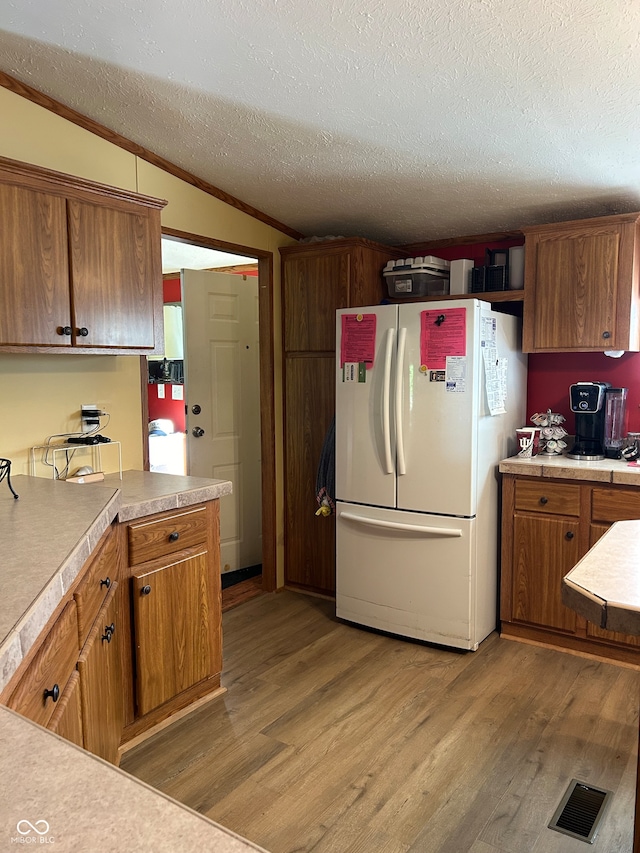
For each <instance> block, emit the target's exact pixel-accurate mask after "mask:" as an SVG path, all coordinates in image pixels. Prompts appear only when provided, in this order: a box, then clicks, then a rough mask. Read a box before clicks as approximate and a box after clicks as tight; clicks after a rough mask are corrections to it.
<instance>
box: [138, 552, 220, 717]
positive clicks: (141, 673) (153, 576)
mask: <svg viewBox="0 0 640 853" xmlns="http://www.w3.org/2000/svg"><path fill="white" fill-rule="evenodd" d="M132 584H133V613H134V623H135V628H134V630H135V645H136V664H137V667H136V698H137V703H138V714H140V715H143V714H146V713H148V712H149V711H151V710H153V709H154V708H157V707H158V706H159V705H162V704H163V702H167V701H168V700H169V699H172V698H173V697H174V696H177V695H178V694H179V693H182V692H183V691H184V690H186V689H187V688H188V687H191V686H192V685H194V684H197V683H198V682H199V681H202V680H204V679H206V678H209V677H210V676H212V675H215V674H216V673H219V672H220V670H221V669H222V654H221V643H220V606H219V590H220V577H219V575H217V574H214V573H213V572H212V571H211V564H210V560H209V555H208V553H207V551H206V549H204V548H202V549H200V550H198V549H195V548H192V549H188V550H185V551H183V552H180V553H179V554H175V555H174V556H173V559H172V560H171V562H170V563H169V564H167V559H165V560H164V565H158V563H157V562H156V563H155V564H154V563H147V564H146V565H145V566H140V567H138V568H137V570H136V571H135V572H134V573H133V575H132Z"/></svg>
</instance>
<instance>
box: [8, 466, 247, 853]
mask: <svg viewBox="0 0 640 853" xmlns="http://www.w3.org/2000/svg"><path fill="white" fill-rule="evenodd" d="M12 481H13V484H14V487H15V489H16V491H17V492H18V494H19V495H20V498H19V499H18V500H14V499H13V497H12V496H11V494H10V493H9V491H8V490H7V494H6V495H4V494H3V493H0V527H1V529H2V531H3V543H2V548H3V552H2V560H1V562H0V596H2V600H3V608H2V617H1V619H2V621H1V622H0V625H1V626H2V632H3V633H2V635H1V637H2V639H3V641H1V640H0V654H1V657H0V661H1V669H0V674H1V675H2V677H3V685H4V684H6V683H7V682H8V680H9V679H10V677H11V675H12V673H13V672H14V671H15V669H16V668H17V665H18V664H19V662H20V660H21V659H22V656H23V655H24V654H26V653H27V651H28V650H29V648H30V645H31V644H33V642H35V640H36V639H37V636H38V634H39V633H40V630H41V628H42V627H44V625H46V622H47V621H48V618H49V616H48V614H49V615H50V614H51V613H52V612H53V611H54V610H55V608H56V606H57V604H58V603H59V601H60V600H61V598H62V597H63V596H64V595H65V593H66V592H67V591H68V590H69V588H70V586H71V584H72V582H73V580H74V579H75V577H76V576H77V574H78V572H79V571H80V570H81V568H82V566H83V565H84V563H85V561H86V559H87V558H88V557H89V555H90V553H91V551H92V550H93V549H94V548H95V546H96V545H97V543H98V541H99V539H100V537H101V536H102V534H103V533H104V531H105V530H106V529H107V527H108V526H109V525H110V524H111V523H112V521H113V520H114V519H116V518H118V519H120V520H125V521H126V520H130V519H131V518H139V517H141V516H143V515H147V514H150V513H154V512H162V511H164V510H166V509H173V508H176V507H182V506H189V505H192V504H195V503H200V502H201V501H206V500H212V499H215V498H219V497H222V496H223V495H227V494H230V493H231V483H229V482H227V481H225V480H206V479H203V478H195V477H175V476H173V475H169V474H149V473H146V472H141V471H125V472H124V475H123V479H122V480H120V477H119V475H108V476H107V477H106V478H105V480H104V482H101V483H91V484H70V483H63V482H59V481H52V480H46V479H43V478H37V477H29V476H25V475H20V476H16V477H14V478H12ZM39 626H40V627H39ZM0 773H1V774H2V777H3V778H4V779H5V780H6V782H7V784H6V785H5V790H4V793H3V797H2V800H1V802H0V849H7V850H8V849H10V847H11V846H12V845H13V844H20V843H24V844H28V843H31V844H38V846H39V845H40V844H42V843H48V844H55V849H56V850H58V851H60V853H93V851H94V850H98V849H100V848H102V847H104V846H105V843H106V846H107V847H109V849H113V850H117V851H118V853H134V851H135V853H139V851H149V853H151V851H153V853H165V851H166V853H173V851H175V850H180V849H183V848H185V847H187V848H188V849H198V850H211V851H216V853H251V851H256V850H262V848H259V847H257V846H256V845H254V844H252V843H251V842H249V841H246V840H245V839H242V838H240V837H239V836H237V835H235V834H234V833H232V832H230V831H229V830H227V829H225V828H224V827H221V826H219V825H218V824H216V823H214V822H213V821H211V820H209V819H208V818H207V817H205V816H203V815H199V814H197V813H196V812H194V811H192V810H191V809H188V808H186V807H185V806H183V805H181V804H180V803H177V802H176V801H174V800H172V799H171V798H169V797H167V796H165V795H164V794H161V793H160V792H158V791H156V790H155V789H153V788H152V787H150V786H149V785H146V784H145V783H143V782H140V781H138V780H137V779H134V778H133V777H132V776H130V775H129V774H127V773H125V772H124V771H121V770H119V769H118V768H115V767H113V766H112V765H111V764H108V763H107V762H105V761H102V759H100V758H96V757H95V756H93V755H90V754H89V753H87V752H85V751H84V750H82V749H80V748H79V747H77V746H75V745H74V744H71V743H68V742H67V741H65V740H63V739H62V738H60V737H58V736H57V735H55V734H52V733H51V732H49V731H47V730H46V729H44V728H42V727H40V726H38V725H36V724H35V723H33V722H31V721H30V720H27V719H25V718H23V717H21V716H19V715H18V714H16V713H15V712H13V711H11V710H10V709H8V708H5V707H2V706H0Z"/></svg>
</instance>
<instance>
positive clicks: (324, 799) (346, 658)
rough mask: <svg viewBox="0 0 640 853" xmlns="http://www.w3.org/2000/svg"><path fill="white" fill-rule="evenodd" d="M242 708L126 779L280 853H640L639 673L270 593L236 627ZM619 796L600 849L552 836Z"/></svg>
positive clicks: (137, 765) (215, 718)
mask: <svg viewBox="0 0 640 853" xmlns="http://www.w3.org/2000/svg"><path fill="white" fill-rule="evenodd" d="M223 626H224V627H223V632H224V659H225V667H224V675H223V684H224V685H225V686H226V687H227V693H226V694H224V695H223V696H221V697H219V698H218V699H216V700H214V701H212V702H210V703H209V704H207V705H203V706H202V707H200V708H199V709H198V710H196V711H194V712H193V713H192V714H190V715H188V716H186V717H185V718H183V719H182V720H179V721H178V722H176V723H175V724H174V725H172V726H170V727H168V728H167V729H165V730H164V731H162V732H160V733H159V734H157V735H155V736H154V737H152V738H150V739H149V740H147V741H146V742H145V743H143V744H141V745H139V746H138V747H136V748H134V749H132V750H131V751H129V752H128V753H126V754H125V755H124V757H123V760H122V764H121V766H122V768H123V769H124V770H127V771H128V772H129V773H132V774H133V775H135V776H137V777H139V778H140V779H143V780H144V781H146V782H149V783H150V784H151V785H153V786H154V787H156V788H159V789H160V790H161V791H164V792H166V793H167V794H169V795H170V796H172V797H174V798H175V799H177V800H179V801H181V802H183V803H186V804H187V805H188V806H191V807H192V808H194V809H196V810H197V811H199V812H201V813H203V814H206V815H208V816H209V817H210V818H212V819H213V820H215V821H217V822H219V823H221V824H222V825H223V826H225V827H228V828H229V829H231V830H233V831H235V832H237V833H239V834H240V835H242V836H244V837H246V838H248V839H250V840H251V841H253V842H255V843H257V844H259V845H261V846H263V847H264V848H266V849H267V850H269V851H272V853H294V851H295V853H302V851H313V853H585V852H586V851H587V850H593V851H599V853H631V844H632V841H631V839H632V824H633V803H634V792H635V769H636V757H635V756H636V750H637V740H638V673H637V672H636V671H635V670H632V669H628V668H624V667H620V666H616V665H614V664H611V663H603V662H600V661H597V660H592V659H587V658H582V657H577V656H574V655H570V654H566V653H563V652H559V651H555V650H552V649H545V648H540V647H537V646H529V645H524V644H521V643H517V642H514V641H510V640H502V639H500V638H499V637H498V636H497V635H495V634H494V635H492V636H491V637H489V638H488V639H487V640H486V641H485V642H484V643H482V645H481V646H480V649H479V650H478V651H477V652H475V653H473V652H470V653H459V652H453V651H447V650H443V649H437V648H433V647H429V646H426V645H423V644H420V643H415V642H408V641H403V640H399V639H395V638H391V637H388V636H384V635H381V634H377V633H374V632H370V631H366V630H363V629H359V628H356V627H353V626H349V625H347V624H344V623H341V622H339V621H337V620H336V619H335V616H334V606H333V604H332V602H330V601H326V600H323V599H318V598H311V597H308V596H304V595H300V594H296V593H292V592H284V593H281V594H275V595H274V594H265V595H262V596H260V597H257V598H254V599H252V600H250V601H248V602H246V603H245V604H243V605H242V606H241V607H237V608H234V609H233V610H230V611H228V612H227V613H225V614H224V617H223ZM573 778H577V779H579V780H581V781H584V782H587V783H590V784H593V785H597V786H601V787H604V788H606V789H609V790H611V791H613V792H614V797H613V801H612V804H611V807H610V810H609V811H608V813H607V815H606V817H605V819H604V822H603V824H602V827H601V829H600V832H599V833H598V836H597V838H596V843H595V844H594V845H593V846H590V845H587V844H585V843H584V842H583V841H578V840H575V839H572V838H569V837H568V836H566V835H562V834H560V833H558V832H555V831H553V830H550V829H548V828H547V824H548V823H549V821H550V819H551V817H552V816H553V813H554V811H555V809H556V807H557V805H558V803H559V801H560V799H561V797H562V795H563V793H564V791H565V790H566V788H567V785H568V784H569V783H570V781H571V779H573Z"/></svg>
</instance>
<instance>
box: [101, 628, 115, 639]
mask: <svg viewBox="0 0 640 853" xmlns="http://www.w3.org/2000/svg"><path fill="white" fill-rule="evenodd" d="M112 637H113V632H112V631H110V630H109V628H108V627H107V628H105V632H104V634H103V635H102V642H103V643H104V641H105V640H106V641H107V643H110V642H111V638H112Z"/></svg>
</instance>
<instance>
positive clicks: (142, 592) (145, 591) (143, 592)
mask: <svg viewBox="0 0 640 853" xmlns="http://www.w3.org/2000/svg"><path fill="white" fill-rule="evenodd" d="M150 592H151V587H150V586H149V584H145V586H143V587H142V589H141V590H140V595H149V593H150Z"/></svg>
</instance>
